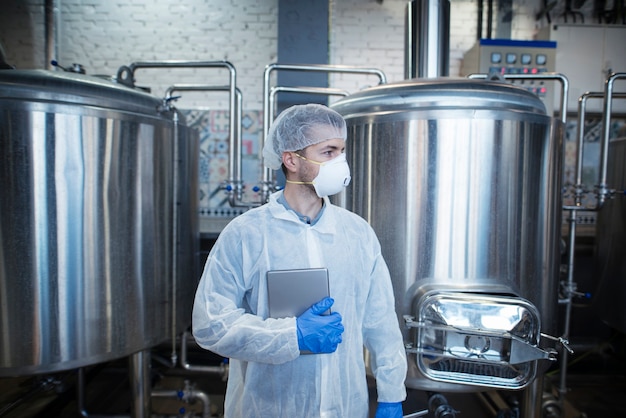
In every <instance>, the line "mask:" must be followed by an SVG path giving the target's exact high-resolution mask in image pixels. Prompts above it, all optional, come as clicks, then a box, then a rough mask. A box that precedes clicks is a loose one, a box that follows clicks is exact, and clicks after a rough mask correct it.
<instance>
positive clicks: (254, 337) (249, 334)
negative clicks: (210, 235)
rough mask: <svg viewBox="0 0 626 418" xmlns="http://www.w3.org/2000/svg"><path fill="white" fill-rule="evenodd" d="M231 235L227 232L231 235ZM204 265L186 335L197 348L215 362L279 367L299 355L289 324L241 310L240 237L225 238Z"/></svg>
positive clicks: (293, 329)
mask: <svg viewBox="0 0 626 418" xmlns="http://www.w3.org/2000/svg"><path fill="white" fill-rule="evenodd" d="M231 231H232V229H231ZM225 232H226V230H224V231H223V234H224V236H220V239H218V241H217V242H216V244H215V245H214V247H213V249H212V250H211V253H210V254H209V257H208V259H207V262H206V265H205V268H204V272H203V274H202V277H201V279H200V283H199V284H198V289H197V291H196V296H195V301H194V306H193V313H192V331H193V336H194V338H195V339H196V342H197V343H198V345H200V346H201V347H203V348H205V349H207V350H210V351H212V352H214V353H217V354H219V355H221V356H224V357H228V358H234V359H239V360H243V361H253V362H259V363H271V364H280V363H285V362H287V361H290V360H294V359H295V358H297V357H298V356H299V355H300V350H299V348H298V337H297V331H296V319H295V318H281V319H274V318H267V319H264V318H262V317H260V316H257V315H255V314H253V313H250V312H249V310H248V311H247V310H246V309H245V308H244V297H245V295H246V291H247V287H248V286H246V285H245V283H246V281H245V280H244V277H243V275H244V274H245V273H244V272H243V271H242V262H241V258H242V250H241V242H242V241H241V237H239V236H237V234H236V233H226V234H225Z"/></svg>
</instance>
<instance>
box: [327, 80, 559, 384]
mask: <svg viewBox="0 0 626 418" xmlns="http://www.w3.org/2000/svg"><path fill="white" fill-rule="evenodd" d="M333 108H334V109H335V110H337V111H338V112H339V113H341V114H342V115H343V116H344V117H345V119H346V121H347V124H348V141H347V146H346V148H347V150H346V153H347V155H348V160H349V163H350V166H351V170H352V172H353V175H352V177H353V178H354V179H355V181H354V182H353V183H354V184H353V185H352V186H351V187H349V188H348V189H347V190H346V191H345V192H344V193H343V195H341V196H340V197H339V198H338V200H337V203H339V204H341V205H343V206H346V207H347V208H349V209H351V210H353V211H354V212H356V213H358V214H360V215H361V216H363V217H364V218H365V219H366V220H367V221H368V222H369V223H370V224H371V225H372V227H373V228H374V230H375V231H376V233H377V235H378V237H379V239H380V242H381V246H382V252H383V256H384V258H385V260H386V261H387V263H388V265H389V269H390V272H391V277H392V281H393V287H394V292H395V300H396V311H397V313H398V317H399V321H400V322H401V328H402V329H403V332H404V337H405V342H406V344H407V351H408V353H409V355H408V361H409V375H408V378H407V386H408V387H412V388H417V389H424V390H438V391H444V392H445V391H448V392H450V391H475V390H477V389H484V388H486V387H495V388H504V389H521V388H524V387H526V386H527V385H528V384H529V383H530V382H532V381H533V379H534V378H535V377H536V376H537V374H538V373H537V363H538V362H539V361H542V360H544V359H545V360H548V359H551V358H552V354H551V352H552V350H551V349H550V348H549V347H548V350H547V351H546V350H543V349H542V347H540V345H543V344H544V343H545V341H544V340H545V339H544V340H540V333H541V332H544V331H547V332H548V333H551V332H555V331H556V330H555V327H556V323H555V322H556V320H555V319H556V312H555V311H556V308H557V294H556V292H557V284H558V271H559V252H558V249H559V246H558V244H559V233H560V209H561V204H560V190H559V189H560V155H561V152H560V151H561V141H560V139H558V138H560V135H559V132H557V131H559V129H560V125H559V122H555V124H553V121H552V119H551V118H550V117H549V116H547V115H546V111H545V107H544V105H543V103H542V102H541V100H540V99H539V98H538V97H537V96H535V95H533V94H531V93H528V92H527V91H525V90H523V89H521V88H518V87H514V86H512V85H510V84H505V83H498V82H491V81H479V80H469V79H448V78H446V79H424V80H408V81H404V82H400V83H394V84H387V85H382V86H377V87H374V88H370V89H366V90H364V91H362V92H359V93H357V94H354V95H351V96H348V97H347V98H345V99H342V100H340V101H339V102H337V103H335V104H334V105H333Z"/></svg>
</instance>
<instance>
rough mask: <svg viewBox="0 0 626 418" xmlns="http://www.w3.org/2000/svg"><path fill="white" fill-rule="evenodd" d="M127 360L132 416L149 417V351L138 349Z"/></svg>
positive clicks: (136, 417)
mask: <svg viewBox="0 0 626 418" xmlns="http://www.w3.org/2000/svg"><path fill="white" fill-rule="evenodd" d="M128 361H129V374H130V376H129V381H130V392H131V396H132V399H133V402H132V405H131V417H132V418H149V417H150V409H151V405H150V351H149V350H145V351H139V352H137V353H135V354H133V355H131V356H130V357H129V359H128Z"/></svg>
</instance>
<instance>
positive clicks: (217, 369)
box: [180, 331, 228, 377]
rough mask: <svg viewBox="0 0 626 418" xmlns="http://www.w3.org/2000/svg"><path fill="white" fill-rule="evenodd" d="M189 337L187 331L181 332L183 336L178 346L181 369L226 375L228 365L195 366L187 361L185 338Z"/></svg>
mask: <svg viewBox="0 0 626 418" xmlns="http://www.w3.org/2000/svg"><path fill="white" fill-rule="evenodd" d="M188 337H189V331H185V332H183V336H182V339H181V343H180V344H181V346H180V365H181V367H182V368H183V369H185V370H189V371H194V372H202V373H211V374H219V375H221V376H223V377H225V376H227V375H228V366H226V365H225V364H223V363H222V364H220V365H219V366H197V365H193V364H190V363H188V362H187V338H188Z"/></svg>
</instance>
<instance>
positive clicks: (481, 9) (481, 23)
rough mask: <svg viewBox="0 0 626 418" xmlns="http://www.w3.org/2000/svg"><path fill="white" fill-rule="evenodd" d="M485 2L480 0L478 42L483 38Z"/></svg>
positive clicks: (477, 27) (477, 29)
mask: <svg viewBox="0 0 626 418" xmlns="http://www.w3.org/2000/svg"><path fill="white" fill-rule="evenodd" d="M484 9H485V7H484V5H483V0H478V19H477V22H476V40H480V38H482V37H483V14H484Z"/></svg>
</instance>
